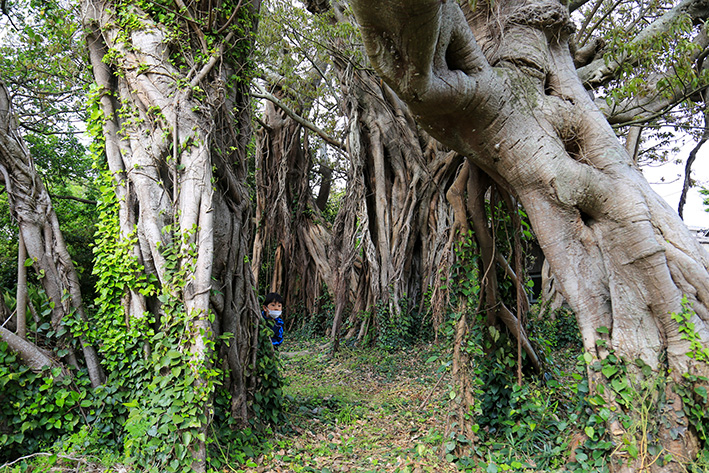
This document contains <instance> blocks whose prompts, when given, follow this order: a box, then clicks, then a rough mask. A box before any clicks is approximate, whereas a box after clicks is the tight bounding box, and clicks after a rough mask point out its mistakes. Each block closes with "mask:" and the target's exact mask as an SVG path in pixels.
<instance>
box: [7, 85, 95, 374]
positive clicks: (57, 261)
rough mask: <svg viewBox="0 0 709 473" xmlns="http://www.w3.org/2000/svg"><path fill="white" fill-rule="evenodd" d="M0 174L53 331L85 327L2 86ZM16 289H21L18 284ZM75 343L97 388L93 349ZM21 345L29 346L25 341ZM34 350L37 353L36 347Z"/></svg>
mask: <svg viewBox="0 0 709 473" xmlns="http://www.w3.org/2000/svg"><path fill="white" fill-rule="evenodd" d="M0 171H1V175H2V178H3V181H4V183H5V189H6V190H7V193H8V201H9V203H10V211H11V212H12V215H13V217H14V218H15V219H16V220H17V222H18V225H19V227H20V233H21V235H22V241H23V242H24V247H25V248H26V252H27V256H28V257H29V258H31V259H32V260H33V267H34V268H35V271H36V272H37V274H38V276H39V279H40V281H41V283H42V287H43V288H44V290H45V292H46V294H47V297H48V299H49V300H50V302H51V303H53V305H54V307H53V309H52V315H51V325H52V327H53V329H54V330H55V331H56V330H59V328H60V326H61V325H62V323H63V322H64V321H66V319H67V318H68V317H69V316H70V315H71V314H76V316H77V317H78V318H79V319H80V320H82V321H84V322H85V321H86V320H87V317H86V314H85V312H84V306H83V302H82V300H81V290H80V287H79V278H78V276H77V274H76V269H75V268H74V263H73V262H72V260H71V257H70V256H69V252H68V251H67V248H66V244H65V243H64V238H63V236H62V233H61V230H60V229H59V220H58V219H57V215H56V212H55V211H54V208H53V206H52V202H51V199H50V197H49V194H48V193H47V190H46V189H45V187H44V184H43V183H42V180H41V179H40V177H39V175H38V174H37V171H36V169H35V167H34V163H33V161H32V157H31V156H30V153H29V150H28V149H27V146H26V145H25V143H24V140H23V139H22V137H21V136H20V135H19V133H18V131H17V124H16V122H15V118H14V116H13V114H12V104H11V103H10V95H9V93H8V91H7V89H6V88H5V86H4V85H0ZM22 265H24V261H23V262H22ZM18 284H20V285H22V281H19V282H18ZM25 289H26V287H25ZM25 300H26V299H25ZM18 302H19V303H21V304H24V302H23V300H22V299H21V298H18ZM23 316H24V314H23ZM3 338H6V337H4V336H3ZM20 338H23V336H20ZM79 342H80V344H81V347H82V351H83V355H84V362H85V363H86V367H87V369H88V372H89V376H90V378H91V384H92V385H93V386H94V387H96V386H99V385H100V384H101V383H102V382H103V380H104V374H103V370H102V368H101V365H100V363H99V359H98V356H97V354H96V350H95V349H94V348H93V347H92V346H91V345H90V344H89V343H88V342H87V341H86V340H85V338H84V337H83V336H79ZM26 343H27V344H28V345H30V346H34V345H33V344H32V343H30V342H26ZM61 343H63V344H64V345H66V347H67V348H69V352H70V355H69V356H68V357H67V360H68V361H69V362H70V363H72V364H76V361H75V359H74V357H73V350H72V349H70V345H69V340H67V339H65V340H63V341H62V342H61ZM35 349H36V350H39V348H38V347H35ZM23 351H26V350H23Z"/></svg>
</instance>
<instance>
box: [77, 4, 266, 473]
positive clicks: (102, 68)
mask: <svg viewBox="0 0 709 473" xmlns="http://www.w3.org/2000/svg"><path fill="white" fill-rule="evenodd" d="M258 7H259V2H258V0H253V1H198V2H189V4H185V3H183V2H182V1H177V2H172V1H166V2H162V1H158V2H145V1H138V2H128V1H120V0H117V1H110V0H105V1H104V0H86V1H84V2H83V14H84V19H85V24H86V28H87V43H88V47H89V53H90V58H91V64H92V66H93V72H94V77H95V80H96V90H95V95H96V104H97V108H96V109H95V110H94V112H93V114H92V117H93V124H94V129H95V130H96V134H97V137H96V138H97V139H98V140H99V141H101V142H102V143H103V145H104V146H103V148H102V150H100V151H101V152H102V153H103V154H105V163H106V164H105V169H106V174H105V176H107V179H108V180H109V182H110V186H111V187H112V189H113V191H112V192H113V194H112V195H111V194H110V193H109V194H105V195H104V204H103V205H104V212H103V213H102V225H101V231H102V233H101V239H100V241H99V243H98V245H97V264H96V271H97V272H98V273H99V276H100V278H101V282H100V285H101V287H100V288H99V289H100V293H101V299H100V304H99V307H98V310H99V314H98V317H99V325H100V327H102V328H101V330H102V331H103V332H102V333H101V336H102V337H104V339H105V340H106V341H107V343H105V345H104V347H103V350H104V353H103V354H104V357H105V359H106V364H107V365H108V366H107V368H108V370H110V371H111V375H110V376H120V377H123V378H124V379H125V378H127V379H130V380H131V382H132V383H133V384H134V387H135V389H134V390H133V396H132V399H130V400H129V401H128V402H127V403H126V405H127V406H129V412H128V413H127V415H128V422H127V425H126V431H127V437H126V442H125V443H126V447H130V448H129V451H132V452H133V453H134V454H136V455H137V456H138V457H141V456H144V457H146V458H148V457H149V458H151V461H158V462H159V464H161V465H163V466H170V467H175V466H179V465H182V466H188V467H191V468H193V469H194V470H195V471H204V470H205V468H206V463H205V462H206V450H205V448H206V447H205V438H206V435H207V428H208V426H209V425H210V422H212V420H213V415H214V409H215V399H218V400H219V405H220V406H225V409H226V410H227V411H228V412H229V414H230V415H231V416H232V417H233V418H235V419H236V420H237V423H241V424H246V422H247V420H248V418H249V415H250V402H251V399H250V396H251V395H252V394H253V392H252V391H253V387H254V382H255V381H254V376H253V372H252V370H253V366H254V365H255V356H256V345H257V330H258V320H259V315H258V307H257V301H256V296H255V292H254V290H253V278H252V275H251V271H250V267H249V264H248V240H249V233H250V220H249V212H250V199H249V193H248V191H247V188H246V185H245V177H246V161H247V143H248V141H249V139H250V133H251V130H250V121H249V111H250V107H249V99H248V94H247V87H248V84H249V66H248V57H249V54H250V52H251V48H252V46H253V45H252V38H251V33H252V31H253V28H254V27H255V23H254V22H255V18H256V17H255V15H256V13H257V11H258ZM111 215H113V216H111ZM126 349H131V350H134V351H135V350H138V351H139V353H140V355H139V356H137V355H135V353H133V356H134V357H136V359H142V360H143V361H142V363H143V364H142V365H140V366H141V368H140V369H137V368H136V366H137V365H133V368H131V367H126V366H125V364H123V363H121V360H120V358H121V356H125V355H119V354H121V353H123V352H124V351H125V350H126ZM145 367H149V368H148V369H147V370H146V369H145ZM109 382H110V381H109ZM220 384H221V385H223V386H224V388H225V393H221V392H217V390H216V386H217V385H220ZM151 387H152V389H151ZM155 387H157V388H158V389H154V388H155ZM215 393H216V394H215ZM215 396H216V397H215ZM146 434H147V435H146Z"/></svg>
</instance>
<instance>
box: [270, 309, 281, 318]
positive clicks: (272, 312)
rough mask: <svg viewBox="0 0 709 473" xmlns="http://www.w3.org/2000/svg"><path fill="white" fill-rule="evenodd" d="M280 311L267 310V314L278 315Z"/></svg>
mask: <svg viewBox="0 0 709 473" xmlns="http://www.w3.org/2000/svg"><path fill="white" fill-rule="evenodd" d="M281 312H282V311H280V310H269V311H268V313H269V315H272V316H273V317H280V315H281Z"/></svg>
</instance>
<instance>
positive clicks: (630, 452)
mask: <svg viewBox="0 0 709 473" xmlns="http://www.w3.org/2000/svg"><path fill="white" fill-rule="evenodd" d="M625 450H626V451H627V452H628V455H630V456H631V457H632V458H638V447H636V446H635V445H632V444H631V445H628V446H627V447H626V449H625Z"/></svg>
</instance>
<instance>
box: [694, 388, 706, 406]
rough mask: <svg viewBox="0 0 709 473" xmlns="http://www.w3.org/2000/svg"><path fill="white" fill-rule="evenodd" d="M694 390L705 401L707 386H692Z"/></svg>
mask: <svg viewBox="0 0 709 473" xmlns="http://www.w3.org/2000/svg"><path fill="white" fill-rule="evenodd" d="M694 392H695V393H697V394H699V396H700V397H701V398H702V399H704V402H707V388H705V387H704V386H697V387H696V388H694Z"/></svg>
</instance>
